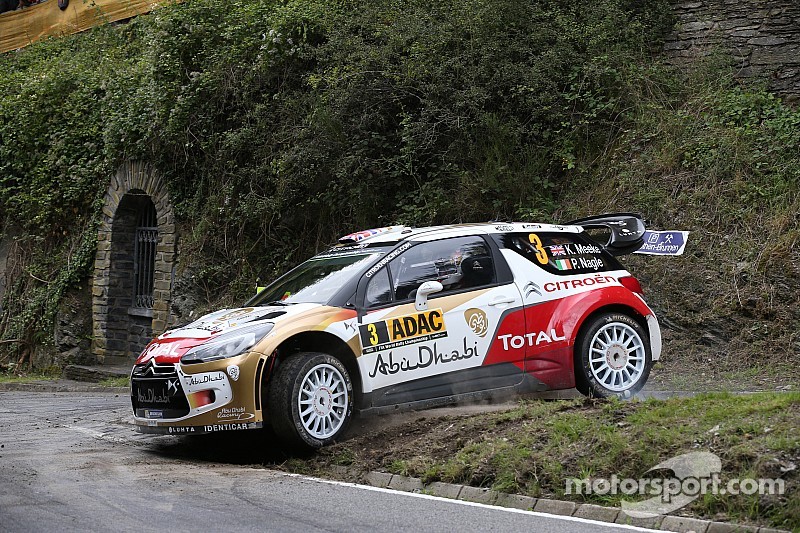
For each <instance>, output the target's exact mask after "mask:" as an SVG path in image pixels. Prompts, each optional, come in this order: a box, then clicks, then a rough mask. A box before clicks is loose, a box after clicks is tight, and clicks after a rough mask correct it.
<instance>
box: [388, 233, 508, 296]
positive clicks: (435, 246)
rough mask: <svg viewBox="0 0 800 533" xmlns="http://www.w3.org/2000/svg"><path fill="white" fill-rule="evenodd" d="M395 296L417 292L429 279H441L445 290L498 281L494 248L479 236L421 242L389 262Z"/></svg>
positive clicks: (467, 287) (411, 294) (478, 285)
mask: <svg viewBox="0 0 800 533" xmlns="http://www.w3.org/2000/svg"><path fill="white" fill-rule="evenodd" d="M389 274H390V275H391V279H392V286H393V287H394V297H395V299H396V300H407V299H411V298H414V297H415V296H416V292H417V289H418V288H419V286H420V285H422V284H423V283H424V282H426V281H438V282H440V283H441V284H442V285H443V286H444V291H443V292H447V291H456V290H462V289H469V288H473V287H481V286H484V285H490V284H492V283H494V281H495V269H494V263H493V261H492V255H491V251H490V250H489V247H488V246H487V245H486V242H485V241H484V240H483V239H482V238H480V237H458V238H455V239H443V240H441V241H433V242H426V243H422V244H418V245H416V246H414V247H413V248H411V249H410V250H408V251H407V252H406V253H404V254H403V255H401V256H399V257H397V258H395V259H394V260H392V262H391V263H389Z"/></svg>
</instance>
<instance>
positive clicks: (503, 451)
mask: <svg viewBox="0 0 800 533" xmlns="http://www.w3.org/2000/svg"><path fill="white" fill-rule="evenodd" d="M798 426H800V393H796V392H788V393H758V394H749V395H734V394H729V393H711V394H703V395H699V396H696V397H693V398H673V399H670V400H648V401H644V402H619V401H609V400H575V401H555V402H544V401H521V402H520V403H519V404H518V406H517V407H515V408H513V409H510V410H508V411H503V412H497V413H486V414H480V415H470V416H458V417H444V418H436V419H424V418H423V419H419V420H417V421H415V422H413V423H409V424H404V425H400V426H395V427H392V428H389V429H386V430H383V431H380V432H377V433H372V434H367V435H363V436H360V437H357V438H354V439H351V440H349V441H346V442H343V443H339V444H336V445H334V446H331V447H329V448H325V449H323V450H322V451H321V452H319V453H318V454H317V455H316V456H315V457H313V458H311V459H309V460H308V461H299V460H293V461H291V462H289V463H286V464H285V467H286V468H288V469H290V470H294V471H299V472H305V473H316V474H322V475H333V476H334V477H336V475H337V474H334V473H333V471H334V470H335V469H331V468H330V467H331V466H333V465H346V466H349V467H351V468H350V470H351V471H353V472H362V471H368V470H382V471H387V472H391V473H396V474H402V475H409V476H415V477H420V478H422V479H423V481H424V482H426V483H427V482H432V481H444V482H450V483H458V484H462V483H463V484H466V485H472V486H479V487H491V488H493V489H495V490H499V491H502V492H510V493H519V494H527V495H530V496H536V497H549V498H558V499H567V500H573V501H579V502H591V503H597V504H601V505H608V506H619V504H620V501H621V500H623V499H628V500H631V501H635V500H637V499H638V500H641V499H645V498H647V497H649V496H638V497H632V496H625V495H617V496H612V495H608V496H598V495H588V496H581V495H574V494H565V488H566V481H567V480H568V479H573V478H579V479H584V478H590V479H597V478H605V479H610V478H611V477H612V475H616V476H617V477H619V478H620V479H622V478H633V479H640V478H642V477H651V476H652V477H654V478H655V477H666V478H669V477H671V474H663V475H662V474H659V473H658V472H656V473H654V474H648V473H647V471H648V469H650V468H652V467H653V466H655V465H657V464H659V463H660V462H662V461H665V460H667V459H670V458H672V457H675V456H677V455H681V454H684V453H688V452H693V451H707V452H712V453H714V454H716V455H718V456H719V457H720V459H721V462H722V471H721V473H720V479H721V481H722V483H723V485H722V486H724V484H725V483H727V482H728V481H729V480H731V479H744V478H756V479H758V478H770V479H781V480H783V483H784V487H785V490H784V493H783V494H775V495H758V494H754V495H735V496H734V495H730V494H725V495H721V494H717V495H713V494H707V495H704V496H701V497H699V498H698V499H696V500H695V501H694V502H693V503H691V504H690V505H689V506H687V507H685V508H684V509H682V510H681V511H679V513H681V514H687V515H691V516H696V517H702V518H706V519H713V520H730V521H734V522H737V523H756V524H761V525H770V526H773V527H781V528H788V529H795V530H797V529H798V528H800V494H798V491H797V488H798V478H799V477H800V476H798V470H797V464H798V463H800V434H798V431H797V428H798ZM376 443H380V444H379V445H377V444H376ZM328 470H330V472H328ZM338 475H339V476H341V474H338Z"/></svg>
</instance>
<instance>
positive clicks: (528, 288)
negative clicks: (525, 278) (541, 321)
mask: <svg viewBox="0 0 800 533" xmlns="http://www.w3.org/2000/svg"><path fill="white" fill-rule="evenodd" d="M533 293H536V294H538V295H539V296H541V295H542V288H541V287H539V286H538V285H537V284H535V283H534V282H532V281H529V282H528V283H527V285H525V298H528V297H530V295H531V294H533Z"/></svg>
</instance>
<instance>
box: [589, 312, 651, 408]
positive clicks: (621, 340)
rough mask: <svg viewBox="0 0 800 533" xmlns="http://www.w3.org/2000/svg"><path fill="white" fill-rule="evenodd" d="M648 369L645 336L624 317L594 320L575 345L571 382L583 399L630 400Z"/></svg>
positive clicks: (648, 356) (606, 314)
mask: <svg viewBox="0 0 800 533" xmlns="http://www.w3.org/2000/svg"><path fill="white" fill-rule="evenodd" d="M651 366H652V359H651V352H650V343H649V342H648V337H647V334H646V332H645V330H644V328H643V327H642V326H641V324H639V323H638V322H637V321H636V320H634V319H633V318H631V317H630V316H628V315H626V314H622V313H605V314H602V315H599V316H597V317H594V318H593V319H591V321H590V322H589V323H587V324H586V327H585V328H584V329H583V330H582V332H581V334H580V336H579V337H578V342H577V343H576V345H575V382H576V386H577V388H578V390H579V391H580V392H582V393H583V394H585V395H587V396H595V397H600V398H607V397H609V396H617V397H619V398H630V397H631V396H633V395H634V394H636V393H637V392H638V391H639V390H641V388H642V387H643V386H644V384H645V382H647V378H648V376H649V375H650V367H651Z"/></svg>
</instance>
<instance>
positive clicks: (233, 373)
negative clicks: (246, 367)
mask: <svg viewBox="0 0 800 533" xmlns="http://www.w3.org/2000/svg"><path fill="white" fill-rule="evenodd" d="M227 371H228V375H229V376H230V377H231V379H232V380H233V381H239V367H238V366H236V365H229V366H228V368H227Z"/></svg>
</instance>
